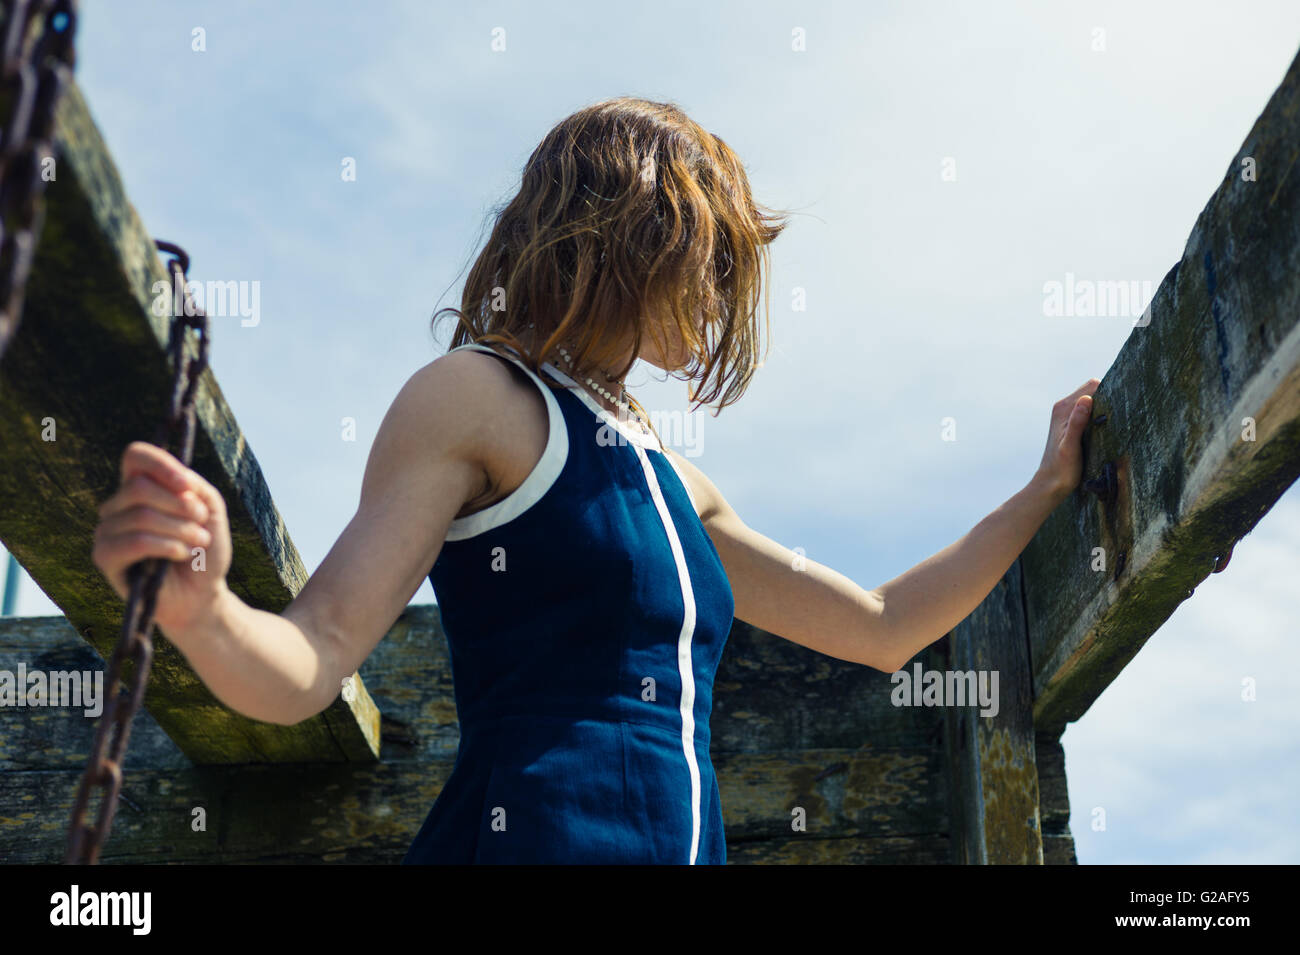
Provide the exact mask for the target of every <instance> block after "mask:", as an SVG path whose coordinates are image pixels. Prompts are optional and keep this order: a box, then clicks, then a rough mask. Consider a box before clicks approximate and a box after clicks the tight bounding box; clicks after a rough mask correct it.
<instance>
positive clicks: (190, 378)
mask: <svg viewBox="0 0 1300 955" xmlns="http://www.w3.org/2000/svg"><path fill="white" fill-rule="evenodd" d="M156 245H157V246H158V248H159V250H161V251H162V252H164V253H166V254H167V255H170V256H172V258H171V260H170V261H169V262H168V270H169V271H170V272H171V277H172V299H171V300H172V303H173V304H172V320H171V327H170V333H169V337H168V343H167V352H168V355H169V356H170V358H171V362H172V369H173V374H172V390H171V399H170V401H169V402H168V405H167V416H166V418H165V419H164V420H163V422H162V424H161V425H159V427H158V430H157V432H156V433H155V435H154V439H153V443H154V444H156V445H158V446H159V447H160V448H164V449H167V448H169V446H170V445H171V444H172V442H173V441H176V442H177V443H178V444H179V448H178V450H175V451H173V452H172V453H173V454H174V455H175V457H176V458H177V459H178V460H179V461H180V462H181V463H182V464H184V465H185V466H186V467H189V465H190V460H191V458H192V456H193V453H194V395H195V390H196V388H197V387H198V381H199V377H200V376H201V375H202V374H203V370H204V369H205V368H207V366H208V318H207V315H205V314H204V312H203V310H202V309H200V308H199V307H198V306H197V305H195V303H194V300H193V299H192V298H191V297H190V292H189V287H188V282H187V279H186V272H187V271H188V270H189V264H190V260H189V256H188V255H186V254H185V251H184V250H183V249H182V248H180V246H177V245H173V244H172V243H170V242H162V241H158V242H157V243H156ZM178 306H179V307H178ZM190 328H192V329H194V330H195V331H196V332H197V333H198V349H197V352H198V353H197V357H194V358H187V356H186V347H185V345H186V341H187V338H188V336H187V335H186V334H185V332H186V329H190ZM170 564H171V561H169V560H167V559H165V558H160V557H153V558H146V559H144V560H140V561H137V562H136V563H134V564H132V565H131V567H130V569H129V570H128V571H127V582H128V584H129V585H130V592H129V594H128V597H127V602H126V615H125V619H124V620H123V622H122V634H121V636H120V637H119V638H118V641H117V646H116V647H115V648H114V650H113V657H112V659H111V660H110V661H109V666H108V678H107V680H106V683H107V684H108V685H107V690H106V693H105V699H104V712H103V713H102V714H101V715H100V720H99V726H98V727H96V729H95V742H94V744H93V745H92V747H91V751H90V760H89V762H88V764H87V765H86V771H85V773H84V774H83V775H82V777H81V784H80V786H79V787H78V789H77V799H76V802H75V803H74V804H73V809H72V823H71V826H70V827H69V833H68V853H67V857H66V859H65V860H64V861H65V862H67V863H69V864H80V863H86V864H90V865H94V864H95V863H96V862H98V861H99V852H100V849H101V848H102V847H103V845H104V842H105V840H107V839H108V833H109V830H110V828H111V827H112V824H113V813H114V812H115V811H116V809H117V799H118V793H119V791H120V789H121V786H122V759H123V757H124V756H125V754H126V744H127V740H128V738H129V737H130V735H131V721H132V720H133V719H134V718H135V714H136V712H137V711H138V710H139V709H140V704H141V703H142V702H143V701H144V689H145V684H146V683H147V682H148V680H149V668H150V665H151V664H152V662H153V640H152V639H151V637H150V633H151V631H152V629H153V614H154V608H155V606H156V603H157V599H158V589H159V588H160V587H161V586H162V582H163V578H164V577H165V576H166V574H167V570H168V568H169V566H170ZM127 657H130V658H131V660H132V661H134V663H135V672H134V673H133V674H132V678H131V688H130V690H129V691H128V692H127V693H126V694H125V695H123V694H121V693H119V690H120V686H121V668H122V663H123V661H124V660H126V658H127ZM110 734H111V735H112V739H111V742H110V739H109V737H110ZM106 748H107V749H108V753H107V755H105V749H106ZM95 787H100V788H102V789H103V790H104V793H103V801H102V802H101V803H100V806H99V817H98V821H97V822H96V824H95V825H94V826H93V827H92V826H88V825H86V823H85V821H84V815H85V812H86V809H87V807H88V805H89V803H90V794H91V790H92V789H93V788H95Z"/></svg>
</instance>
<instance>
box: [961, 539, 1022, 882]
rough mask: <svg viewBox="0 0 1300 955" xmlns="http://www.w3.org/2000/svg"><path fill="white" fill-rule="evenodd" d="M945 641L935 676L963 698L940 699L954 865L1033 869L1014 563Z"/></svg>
mask: <svg viewBox="0 0 1300 955" xmlns="http://www.w3.org/2000/svg"><path fill="white" fill-rule="evenodd" d="M946 642H947V647H948V659H947V664H946V666H945V668H944V671H943V676H944V677H945V678H948V677H957V678H958V680H954V684H953V685H954V688H960V689H961V690H962V691H963V692H964V693H965V695H966V697H965V699H963V700H952V699H950V700H948V701H947V702H948V706H947V707H946V708H945V713H946V714H947V719H948V735H947V772H948V781H949V786H950V789H949V791H950V793H951V799H952V840H953V852H954V853H955V858H954V861H956V862H958V863H961V864H966V865H989V864H994V865H996V864H1018V865H1026V864H1027V865H1041V864H1042V862H1043V832H1042V826H1041V824H1040V821H1039V792H1038V768H1037V761H1036V757H1035V753H1034V716H1033V687H1032V678H1031V675H1030V666H1029V638H1028V635H1027V634H1026V633H1025V607H1024V594H1023V592H1022V590H1021V579H1020V565H1019V562H1017V563H1016V564H1013V565H1012V567H1011V570H1010V571H1009V572H1008V573H1007V575H1006V576H1005V577H1003V578H1002V580H1001V581H999V583H998V585H997V586H996V587H995V588H994V589H993V592H992V593H991V594H990V595H989V597H988V599H986V600H985V601H984V602H983V603H981V604H980V606H979V607H978V608H976V610H975V612H974V613H973V614H971V615H970V616H969V617H967V618H966V620H964V621H962V623H961V625H960V626H959V627H958V628H957V629H956V630H955V631H953V632H952V633H951V634H949V635H948V637H947V638H946ZM962 677H965V680H964V681H963V680H961V678H962ZM995 677H996V682H994V678H995ZM981 681H984V683H983V686H984V687H985V688H986V690H987V696H986V697H985V698H988V697H991V698H992V700H993V701H994V703H995V704H996V707H995V708H994V707H989V711H988V712H985V710H984V709H982V708H981V707H980V706H979V703H980V702H981V698H980V696H979V695H978V691H979V689H980V686H981ZM972 696H973V698H972ZM959 704H960V705H959Z"/></svg>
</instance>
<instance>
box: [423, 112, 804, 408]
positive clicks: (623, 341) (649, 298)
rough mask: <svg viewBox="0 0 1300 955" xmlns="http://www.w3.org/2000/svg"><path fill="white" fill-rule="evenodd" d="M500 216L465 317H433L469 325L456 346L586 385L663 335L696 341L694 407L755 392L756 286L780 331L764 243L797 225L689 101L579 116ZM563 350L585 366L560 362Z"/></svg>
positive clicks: (669, 349) (472, 280) (546, 145)
mask: <svg viewBox="0 0 1300 955" xmlns="http://www.w3.org/2000/svg"><path fill="white" fill-rule="evenodd" d="M490 218H494V219H495V222H494V224H493V227H492V232H491V235H490V237H489V238H488V240H487V242H486V244H485V246H484V248H483V250H482V251H481V252H480V253H479V255H478V258H477V260H476V261H475V262H474V265H473V267H472V268H471V270H470V273H469V276H468V278H467V279H466V282H465V289H464V293H463V295H462V298H461V307H460V308H459V309H455V308H443V309H440V310H439V311H438V312H436V313H435V314H434V316H433V322H434V323H435V324H436V323H437V321H438V319H439V317H440V316H443V315H444V314H452V315H455V316H456V317H457V319H458V321H457V326H456V330H455V333H454V335H453V338H452V341H451V345H450V347H453V348H454V347H457V346H459V345H463V344H467V343H469V342H479V343H482V344H487V345H491V344H492V343H493V342H497V343H501V344H508V345H509V346H511V347H512V348H514V349H515V350H516V352H517V353H518V354H519V355H520V356H521V358H522V359H523V360H524V363H525V364H527V365H528V366H529V367H530V368H531V369H532V370H533V371H534V372H535V373H538V374H539V375H540V371H541V365H542V362H544V361H549V362H552V363H553V364H555V365H556V366H557V367H559V368H560V369H561V370H563V371H565V372H567V373H568V374H570V375H571V376H573V377H574V378H576V379H578V380H582V377H584V376H586V375H588V374H591V375H592V377H596V375H595V373H594V371H593V369H595V368H605V369H608V370H609V372H610V373H611V374H613V375H615V376H616V377H623V376H624V375H626V374H627V373H628V371H629V370H630V369H631V367H632V364H633V362H634V361H635V359H636V355H637V354H638V353H639V352H640V350H641V346H642V341H643V339H644V337H645V336H646V335H651V336H654V338H653V339H652V340H656V341H657V342H658V344H659V346H660V348H661V350H662V351H663V354H665V355H666V356H668V355H672V354H674V353H675V352H676V351H677V348H676V347H675V346H677V345H678V343H681V344H682V345H684V348H685V351H686V352H687V353H688V354H689V356H690V357H689V358H688V359H687V360H686V361H685V362H684V363H681V364H680V366H679V367H676V368H673V367H670V368H669V369H668V370H669V371H670V373H672V375H673V377H679V374H678V373H679V372H682V373H683V374H682V375H680V377H682V379H683V380H686V381H690V382H692V383H695V382H699V386H698V387H694V386H692V387H691V390H690V397H691V400H692V401H694V402H696V407H699V406H700V405H702V404H708V403H710V402H714V401H717V402H718V405H717V407H718V410H721V409H722V408H724V407H726V406H727V405H729V404H731V403H733V402H735V401H736V400H738V399H739V398H740V396H741V395H742V394H743V393H744V391H745V389H746V388H747V387H748V385H749V383H750V380H751V378H752V377H753V375H754V372H755V370H756V368H757V367H758V365H759V364H760V363H761V361H762V358H763V357H765V356H760V354H759V340H760V336H759V328H758V324H759V323H758V307H759V299H760V289H762V290H763V294H762V296H761V297H762V304H763V312H764V315H763V320H764V325H765V333H766V334H768V335H770V331H771V327H770V316H769V314H768V296H767V283H766V277H767V275H768V273H769V271H770V262H769V259H768V251H767V246H768V245H769V244H770V243H771V242H772V241H773V240H775V239H776V237H777V236H778V235H780V234H781V232H782V231H783V230H784V229H785V226H786V224H787V223H786V221H785V220H786V218H787V216H786V215H785V214H783V213H778V212H777V211H776V210H773V209H770V208H768V207H766V206H761V205H759V204H757V203H756V202H754V200H753V198H752V197H751V195H750V189H749V180H748V179H747V177H746V175H745V170H744V166H743V165H742V163H741V161H740V159H739V158H738V157H737V156H736V154H735V153H734V152H732V150H731V148H730V147H729V146H728V145H727V144H726V143H725V142H723V141H722V140H721V139H719V138H718V137H717V136H715V135H713V134H712V133H710V132H708V131H706V130H705V129H703V128H702V127H700V126H699V125H698V124H697V123H695V122H694V121H692V120H691V119H690V118H689V117H688V116H687V115H686V114H685V113H684V112H683V111H682V110H681V109H680V108H679V107H678V106H676V105H675V104H673V103H657V102H651V101H648V100H643V99H635V98H632V97H619V98H616V99H610V100H605V101H604V102H600V103H596V104H594V105H592V106H588V107H586V108H585V109H581V110H579V111H578V112H576V113H574V114H573V115H572V116H569V117H568V118H567V119H565V120H564V121H562V122H561V123H560V124H559V125H557V126H556V127H555V128H554V129H552V130H551V131H550V132H549V133H548V134H547V135H546V137H545V139H543V140H542V142H541V144H540V145H539V146H538V147H537V149H536V150H534V152H533V154H532V155H531V156H530V157H529V159H528V162H527V164H526V165H525V167H524V170H523V175H522V180H521V183H520V187H519V192H518V194H517V195H516V196H515V197H514V198H513V199H510V200H509V201H508V202H506V203H505V204H504V205H502V206H499V207H497V209H495V210H494V212H493V214H492V216H491V217H490ZM674 339H676V341H674ZM566 341H572V342H574V343H575V347H574V348H573V349H571V350H570V352H569V354H570V357H571V358H572V359H573V362H574V367H568V366H566V365H565V364H564V363H563V362H562V361H560V360H559V355H558V347H559V345H560V344H561V343H563V342H566ZM765 341H766V338H765ZM764 351H766V347H764ZM625 358H626V361H624V359H625ZM542 377H543V380H545V377H544V376H542ZM598 380H599V379H598ZM634 404H635V402H634ZM636 407H637V408H638V410H642V411H643V409H640V406H639V405H636ZM643 413H644V412H643Z"/></svg>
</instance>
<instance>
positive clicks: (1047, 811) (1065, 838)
mask: <svg viewBox="0 0 1300 955" xmlns="http://www.w3.org/2000/svg"><path fill="white" fill-rule="evenodd" d="M1034 762H1035V765H1036V766H1037V767H1038V818H1039V820H1040V821H1041V822H1042V827H1043V864H1044V865H1077V864H1078V862H1079V859H1078V856H1077V855H1076V854H1075V851H1074V836H1073V835H1072V834H1071V833H1070V791H1069V787H1068V786H1067V784H1066V778H1065V749H1064V747H1062V746H1061V740H1060V738H1059V737H1056V736H1052V735H1051V734H1050V733H1039V734H1038V735H1037V736H1036V737H1035V739H1034Z"/></svg>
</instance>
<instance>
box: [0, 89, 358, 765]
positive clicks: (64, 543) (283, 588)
mask: <svg viewBox="0 0 1300 955" xmlns="http://www.w3.org/2000/svg"><path fill="white" fill-rule="evenodd" d="M56 149H57V178H56V179H55V180H54V181H52V182H50V183H49V185H48V189H47V192H46V203H47V204H46V216H45V226H44V231H43V234H42V236H41V242H40V245H39V248H38V250H37V255H36V259H35V262H34V266H33V270H32V275H31V278H30V280H29V282H28V288H27V304H26V308H25V310H24V317H23V321H22V323H21V325H20V326H19V328H18V332H17V334H16V336H15V337H14V339H13V340H12V341H11V343H10V345H9V347H8V349H7V350H6V352H5V354H4V356H3V359H2V360H0V455H2V456H3V457H2V464H0V540H2V541H3V542H4V545H5V546H6V547H7V548H8V549H9V551H10V552H11V553H12V554H14V556H15V557H17V559H18V561H19V562H20V563H21V564H22V565H23V567H24V568H25V569H26V570H27V572H28V573H29V574H30V575H31V576H32V579H33V580H35V581H36V583H37V584H38V585H39V586H40V588H41V589H42V590H43V591H44V592H45V593H46V594H47V595H48V596H49V598H50V599H51V600H52V601H54V603H55V604H57V605H58V607H59V609H60V610H62V611H63V612H64V613H65V614H66V615H67V617H68V620H69V621H71V622H72V624H73V626H74V627H76V629H77V631H78V632H79V633H81V635H82V636H83V637H84V638H85V639H86V640H87V641H88V642H89V643H90V644H91V645H92V646H93V647H94V648H95V649H96V650H97V651H99V653H100V654H101V655H103V656H104V658H105V659H107V658H108V657H109V655H110V654H111V652H112V648H113V646H114V644H115V642H116V640H117V638H118V635H119V633H120V631H121V627H122V614H123V610H124V607H123V604H122V601H121V600H120V599H119V598H118V597H117V595H116V594H115V593H113V591H112V589H111V588H110V587H109V586H108V584H107V582H106V581H105V580H104V579H103V577H102V575H101V574H100V573H99V571H98V570H97V569H96V568H95V567H94V565H93V564H92V563H91V560H90V552H91V547H92V544H93V537H94V528H95V525H96V523H97V521H98V515H97V508H98V506H99V504H100V503H101V502H102V501H103V500H104V499H105V498H106V497H108V496H109V495H110V494H111V493H112V492H113V491H114V490H115V489H116V487H117V484H118V468H119V461H120V459H121V454H122V450H123V448H125V447H126V445H127V444H129V443H130V442H131V441H133V440H138V439H142V440H150V439H151V438H152V435H153V433H154V429H155V428H156V426H157V424H158V422H159V421H160V420H161V418H162V415H163V413H164V411H165V409H166V407H167V401H168V395H169V392H170V381H171V371H170V363H169V361H168V358H167V355H166V344H167V337H168V323H169V321H170V316H169V315H167V314H164V315H161V316H159V315H156V314H154V310H153V309H152V307H151V305H152V303H153V301H154V299H155V293H154V291H153V289H154V288H155V283H157V282H163V283H167V282H168V281H169V279H168V274H167V272H166V270H165V269H164V267H163V264H162V262H161V260H160V259H159V257H158V254H157V252H156V251H155V247H154V243H153V241H152V239H151V238H150V237H149V235H148V233H147V232H146V231H145V229H144V227H143V225H142V224H141V222H140V219H139V217H138V216H137V214H136V211H135V209H134V208H133V207H132V206H131V204H130V203H129V202H128V201H127V197H126V194H125V192H124V190H123V186H122V182H121V179H120V178H119V176H118V173H117V170H116V169H115V168H114V165H113V161H112V158H111V157H110V156H109V154H108V150H107V148H106V146H105V144H104V142H103V139H102V138H101V136H100V134H99V131H98V130H97V129H96V127H95V124H94V122H93V120H92V118H91V116H90V113H89V111H88V109H87V107H86V104H85V102H84V100H83V99H82V97H81V94H80V92H79V91H78V89H77V88H76V87H75V86H70V87H69V89H68V90H67V92H66V93H65V95H64V96H63V98H62V100H61V102H60V104H59V109H58V113H57V127H56ZM202 227H203V226H202V223H196V224H195V226H194V228H195V229H196V230H201V229H202ZM166 238H168V239H175V240H179V241H181V242H182V244H183V243H184V236H168V237H166ZM162 287H166V286H162ZM213 325H214V334H215V335H220V334H221V323H220V321H219V320H214V322H213ZM196 410H197V428H196V432H197V433H196V439H195V448H194V457H193V464H192V466H193V468H194V469H195V470H196V471H198V472H199V473H200V474H202V475H203V476H204V477H206V478H207V479H208V480H209V481H211V482H212V484H213V485H214V486H216V488H217V489H218V490H219V491H220V492H221V494H222V496H223V497H224V498H225V500H226V503H227V507H228V510H229V513H230V524H231V534H232V537H233V543H234V563H233V566H232V567H231V570H230V574H229V577H228V580H229V584H230V588H231V590H232V591H234V592H235V593H236V594H238V595H239V597H240V598H242V599H243V600H244V601H245V602H247V603H248V604H249V605H250V606H253V607H257V608H260V609H262V610H267V611H271V612H279V611H281V610H283V609H284V607H285V606H287V605H288V603H289V602H290V601H291V600H292V599H293V596H294V595H295V594H296V593H297V592H298V591H299V589H301V587H302V585H303V584H304V583H305V581H306V579H307V573H306V571H305V569H304V568H303V565H302V560H301V558H300V557H299V556H298V552H297V550H296V549H295V548H294V546H293V543H292V541H290V539H289V535H288V532H287V531H286V530H285V528H284V524H283V522H282V521H281V519H280V515H279V514H278V512H277V511H276V508H275V505H274V504H273V503H272V501H271V494H270V492H269V490H268V489H267V486H266V481H265V480H264V479H263V476H262V471H261V468H259V467H258V464H257V459H256V458H255V457H254V456H253V452H252V451H251V449H250V448H249V447H248V444H247V442H246V441H245V440H244V436H243V434H242V433H241V432H240V429H239V425H238V424H237V423H236V421H235V417H234V415H233V414H232V413H231V410H230V408H229V407H228V406H227V405H226V402H225V399H224V398H223V397H222V394H221V389H220V388H219V387H218V385H217V381H216V379H215V377H214V376H213V374H212V372H211V370H210V369H209V370H207V371H205V372H204V373H203V376H202V379H201V385H200V388H199V391H198V395H197V400H196ZM155 634H157V630H156V628H155ZM155 644H156V646H155V656H154V663H153V669H152V673H151V675H150V679H149V684H148V690H147V693H146V699H145V705H146V707H147V708H148V710H149V712H150V713H151V714H152V716H153V717H154V719H156V720H157V722H158V725H159V726H161V727H162V728H163V729H164V730H165V731H166V733H167V734H168V735H169V736H170V737H171V738H172V739H173V740H175V741H176V744H177V745H178V746H179V747H180V748H181V750H182V751H183V752H184V753H185V754H186V755H187V756H188V757H189V758H190V759H191V760H192V761H193V762H195V763H199V764H204V763H256V762H275V763H280V762H335V761H346V762H351V761H361V762H366V761H371V760H374V759H375V758H376V757H377V753H378V746H379V741H378V736H379V713H378V711H377V709H376V708H375V706H374V703H373V702H372V701H371V700H370V697H369V695H368V694H367V692H366V690H365V688H364V686H363V685H362V684H361V681H360V680H359V679H358V680H355V681H354V683H355V684H356V688H357V693H356V695H355V697H354V698H353V699H352V700H351V701H345V700H344V699H343V698H342V695H341V694H340V696H339V698H337V699H336V700H335V702H334V703H333V704H332V705H331V706H330V707H329V708H328V709H327V710H325V711H324V712H323V713H321V714H319V715H318V716H316V717H314V718H312V719H309V720H305V721H303V722H302V723H299V724H297V725H295V726H290V727H286V726H279V725H276V724H272V723H262V722H259V721H256V720H252V719H249V718H247V717H244V716H242V715H240V714H238V713H235V712H234V711H232V710H230V709H229V708H227V707H226V706H224V705H223V704H222V703H221V702H219V701H218V700H217V699H216V698H215V697H214V696H213V695H212V694H211V693H210V692H209V691H208V689H207V687H206V686H204V684H203V683H202V681H201V680H200V679H199V678H198V676H197V675H196V674H195V673H194V671H193V670H192V669H191V668H190V666H189V665H188V663H186V661H185V659H184V657H183V656H182V655H181V653H180V651H179V650H177V649H176V647H175V646H173V645H172V644H171V643H170V642H169V641H168V640H167V639H166V638H164V637H163V636H161V634H157V636H156V640H155ZM129 673H130V666H129V665H128V667H127V675H128V676H129Z"/></svg>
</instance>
